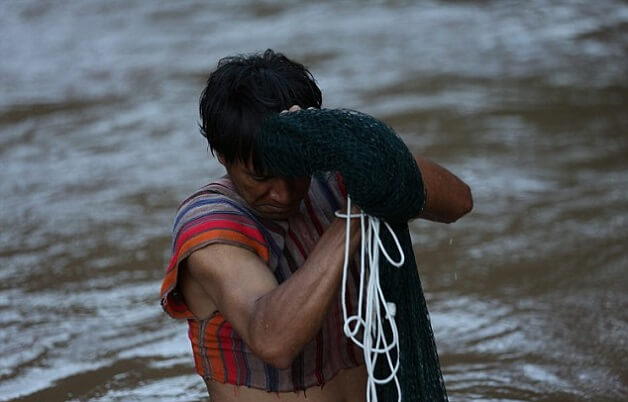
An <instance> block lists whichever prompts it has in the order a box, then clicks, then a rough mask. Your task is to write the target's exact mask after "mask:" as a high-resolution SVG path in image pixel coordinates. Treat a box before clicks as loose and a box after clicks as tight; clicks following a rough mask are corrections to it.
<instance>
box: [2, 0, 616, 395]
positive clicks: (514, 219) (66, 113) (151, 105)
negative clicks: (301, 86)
mask: <svg viewBox="0 0 628 402" xmlns="http://www.w3.org/2000/svg"><path fill="white" fill-rule="evenodd" d="M417 3H418V2H417ZM268 47H272V48H274V49H276V50H281V51H283V52H285V53H286V54H287V55H288V56H290V57H293V58H295V59H297V60H301V61H303V62H304V63H305V64H307V65H308V66H309V67H310V68H311V70H312V72H313V73H314V75H315V76H316V77H317V79H318V82H319V84H320V86H321V88H322V89H323V92H324V103H325V106H327V107H349V108H354V109H358V110H361V111H364V112H367V113H370V114H373V115H375V116H377V117H379V118H381V119H383V120H385V121H386V122H388V123H389V124H391V125H392V126H393V127H394V128H395V129H396V130H397V131H398V132H399V133H401V134H402V135H403V136H404V138H405V139H406V141H407V142H408V144H409V145H410V147H411V148H412V150H413V151H415V152H418V153H421V154H423V155H426V156H429V157H431V158H432V159H434V160H436V161H438V162H440V163H442V164H444V165H446V166H448V167H449V168H450V169H451V170H453V171H454V172H456V173H457V174H459V176H460V177H462V178H463V179H464V180H465V181H467V182H468V183H469V184H470V185H471V186H472V188H473V192H474V196H475V209H474V211H473V212H472V213H471V214H470V215H468V216H467V217H465V218H464V219H463V220H461V221H460V222H458V223H456V224H454V225H450V226H446V225H439V224H434V223H429V222H424V221H423V222H421V221H417V222H415V223H413V224H412V230H413V234H414V242H415V251H416V253H417V256H418V260H419V266H420V271H421V275H422V278H423V281H424V286H425V288H426V291H427V296H428V299H429V305H430V309H431V311H432V319H433V325H434V329H435V333H436V337H437V342H438V344H439V351H440V354H441V360H442V365H443V372H444V375H445V380H446V383H447V386H448V391H449V394H450V397H451V400H452V401H467V400H487V401H497V400H500V401H520V400H526V401H527V400H547V401H572V400H592V401H606V400H608V401H621V400H628V369H627V367H628V175H627V174H626V168H627V167H628V57H627V56H628V5H627V4H626V2H624V1H619V0H598V1H577V0H574V1H564V0H559V1H551V2H550V1H540V0H539V1H534V0H532V1H507V0H504V1H475V2H474V1H425V2H420V3H418V4H415V2H410V1H401V0H399V1H395V0H388V1H375V2H358V1H321V2H310V3H306V2H285V1H275V0H273V1H269V0H267V1H253V0H235V1H229V2H214V1H207V2H205V1H195V2H192V1H177V2H156V1H147V0H146V1H122V0H116V1H78V0H76V1H36V0H1V1H0V93H1V96H0V158H1V159H0V163H1V166H0V194H1V199H0V200H1V209H0V226H1V231H0V345H1V346H0V399H2V400H24V401H61V400H73V401H79V400H80V401H132V400H136V401H152V400H163V401H189V400H197V399H201V398H204V397H205V391H204V386H203V385H202V382H201V381H200V378H198V377H197V376H196V375H195V374H194V370H193V363H192V359H191V354H190V347H189V344H188V341H187V338H186V325H185V324H184V323H178V322H175V321H173V320H170V319H168V318H167V317H166V316H165V315H164V314H163V313H162V312H161V310H160V307H159V303H158V291H159V285H160V280H161V276H162V273H163V271H164V268H165V265H166V261H167V259H168V257H169V241H170V234H169V232H170V227H171V222H172V218H173V214H174V210H175V208H176V206H177V204H178V202H179V201H180V200H181V199H182V198H183V197H185V196H186V195H187V194H188V193H190V192H191V191H193V190H195V189H196V188H198V187H199V186H201V185H203V184H204V183H206V182H208V181H209V180H210V179H211V178H213V177H216V176H217V175H219V174H220V173H221V169H220V168H219V167H218V165H217V163H216V162H215V161H214V160H212V159H211V157H210V156H209V155H208V152H207V149H206V145H205V143H204V140H203V139H202V138H201V137H200V135H199V134H198V129H197V124H198V117H197V100H198V96H199V93H200V90H201V88H202V85H203V82H204V80H205V79H206V76H207V74H208V72H209V71H210V70H211V69H213V68H214V66H215V64H216V62H217V60H218V59H219V58H220V57H222V56H225V55H229V54H234V53H239V52H250V51H256V50H263V49H265V48H268Z"/></svg>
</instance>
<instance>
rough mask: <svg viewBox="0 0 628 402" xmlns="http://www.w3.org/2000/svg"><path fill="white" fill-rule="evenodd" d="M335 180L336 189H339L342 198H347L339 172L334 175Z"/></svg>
mask: <svg viewBox="0 0 628 402" xmlns="http://www.w3.org/2000/svg"><path fill="white" fill-rule="evenodd" d="M336 179H337V180H338V187H339V188H340V192H341V193H342V196H343V197H345V198H347V189H346V188H345V182H344V181H343V180H342V175H341V174H340V172H338V173H336Z"/></svg>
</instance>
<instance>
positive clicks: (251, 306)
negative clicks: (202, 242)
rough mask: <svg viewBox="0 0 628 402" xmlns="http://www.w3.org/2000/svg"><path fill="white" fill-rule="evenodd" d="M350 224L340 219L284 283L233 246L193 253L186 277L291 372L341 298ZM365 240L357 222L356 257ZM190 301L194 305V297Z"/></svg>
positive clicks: (250, 341) (270, 359) (259, 349)
mask: <svg viewBox="0 0 628 402" xmlns="http://www.w3.org/2000/svg"><path fill="white" fill-rule="evenodd" d="M345 225H346V222H345V221H344V220H340V219H335V220H334V221H333V222H332V224H331V225H330V226H329V227H328V229H327V230H326V231H325V233H323V235H322V236H321V238H320V239H319V241H318V243H317V244H316V246H315V248H314V250H313V251H312V253H311V254H310V255H309V257H308V258H307V260H306V261H305V263H304V264H303V266H301V267H300V268H299V269H298V270H297V271H296V272H295V273H294V274H292V275H291V276H290V277H289V278H288V279H287V280H286V281H284V282H283V283H281V284H278V283H277V281H276V280H275V277H274V275H273V274H272V272H271V271H270V269H269V268H268V266H267V265H266V264H265V263H264V262H263V261H262V260H261V259H260V258H259V257H258V256H257V255H255V254H254V253H252V252H251V251H248V250H246V249H243V248H240V247H236V246H232V245H227V244H214V245H210V246H207V247H205V248H202V249H200V250H197V251H195V252H194V253H192V254H191V255H190V256H189V257H188V259H187V264H186V269H187V272H186V276H188V279H189V280H191V281H195V282H196V283H197V284H199V285H200V287H201V288H202V290H203V292H204V294H205V295H206V297H207V298H208V300H209V301H211V302H213V304H214V305H215V306H216V309H217V310H218V311H220V312H221V313H222V315H223V316H224V317H225V319H226V320H227V321H229V323H230V324H231V325H232V326H233V328H234V329H235V330H236V332H237V333H238V334H239V335H240V336H241V337H242V339H243V340H244V341H245V342H246V344H247V345H248V346H249V347H250V348H251V350H252V351H253V353H255V354H256V355H257V356H258V357H260V358H261V359H262V360H264V361H266V362H267V363H269V364H271V365H273V366H275V367H278V368H287V367H289V366H290V364H291V363H292V360H293V359H294V358H295V357H296V356H297V355H298V354H299V353H300V352H301V350H302V349H303V347H304V346H305V345H306V344H307V343H308V342H309V341H310V340H311V339H312V338H313V337H314V336H315V334H316V333H317V332H318V330H319V328H320V326H321V325H322V323H323V320H324V318H325V315H326V314H327V311H328V309H329V307H330V305H331V303H332V301H333V300H335V298H336V295H337V292H338V288H339V284H340V282H341V278H342V267H343V263H344V247H345V246H344V244H345V233H346V231H345ZM359 237H360V235H359V221H357V220H354V222H352V231H351V254H353V252H354V251H355V249H356V248H357V246H358V244H359ZM184 289H185V287H184ZM184 292H185V290H184ZM185 296H186V300H188V296H190V295H187V294H186V295H185ZM194 302H196V300H195V301H194Z"/></svg>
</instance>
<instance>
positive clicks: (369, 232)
mask: <svg viewBox="0 0 628 402" xmlns="http://www.w3.org/2000/svg"><path fill="white" fill-rule="evenodd" d="M336 216H337V217H339V218H345V219H346V220H347V229H346V238H345V255H344V265H343V271H342V315H343V318H344V328H343V329H344V333H345V335H346V336H347V337H348V338H349V339H351V340H352V341H353V342H354V343H355V344H356V345H358V346H359V347H360V348H362V350H363V352H364V363H365V366H366V372H367V375H368V378H367V383H366V400H367V402H377V388H376V385H378V384H387V383H389V382H391V381H394V382H395V386H396V388H397V401H398V402H401V385H400V384H399V379H398V378H397V371H398V370H399V333H398V331H397V324H396V323H395V312H396V305H395V304H394V303H392V302H387V301H386V297H385V296H384V292H383V291H382V288H381V286H380V281H379V267H380V265H379V255H380V251H381V252H382V254H384V257H385V258H386V260H387V261H388V262H389V263H390V264H391V265H392V266H394V267H396V268H400V267H401V266H403V264H404V262H405V255H404V253H403V249H402V248H401V244H400V243H399V240H398V239H397V236H395V232H394V231H393V230H392V228H391V227H390V225H389V224H388V223H386V222H384V225H385V226H386V228H387V229H388V231H389V232H390V234H391V235H392V236H393V239H394V241H395V243H396V246H397V249H398V251H399V261H395V260H394V259H393V258H392V257H391V256H390V255H389V254H388V252H387V251H386V248H385V247H384V245H383V244H382V241H381V239H380V236H379V231H380V223H381V222H380V220H379V219H377V218H376V217H374V216H370V215H367V214H365V213H364V212H362V211H360V213H357V214H352V213H351V197H347V213H346V214H342V213H340V212H338V211H336ZM352 218H360V230H361V236H362V237H361V239H362V240H361V245H360V288H359V291H358V292H359V293H358V311H357V312H356V314H354V315H351V316H349V315H348V314H347V305H346V302H347V296H346V289H347V277H348V275H347V272H348V270H349V261H350V259H351V256H350V255H349V237H350V232H351V219H352ZM367 271H368V280H366V284H365V277H366V275H367ZM365 292H366V294H365ZM363 306H364V307H363ZM382 310H383V312H382ZM382 313H383V314H382ZM386 323H387V324H388V328H390V331H391V333H392V340H388V339H387V338H386V333H385V330H384V325H385V324H386ZM360 334H361V335H362V336H361V339H360ZM381 355H384V356H385V357H386V361H387V363H388V368H389V369H390V374H389V375H388V376H386V377H384V378H377V377H376V374H375V364H376V363H377V359H378V358H379V357H380V356H381Z"/></svg>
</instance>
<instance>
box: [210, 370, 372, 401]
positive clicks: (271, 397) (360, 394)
mask: <svg viewBox="0 0 628 402" xmlns="http://www.w3.org/2000/svg"><path fill="white" fill-rule="evenodd" d="M207 390H208V391H209V395H210V400H211V402H232V401H233V402H235V401H238V402H242V401H244V402H277V400H280V401H286V402H292V401H302V402H364V401H365V400H366V370H365V369H364V366H359V367H355V368H351V369H346V370H342V371H340V372H339V373H338V374H336V375H335V376H334V378H332V379H331V380H330V381H329V382H327V383H326V384H325V385H324V386H323V387H318V386H315V387H311V388H308V389H306V390H305V391H299V392H267V391H264V390H260V389H255V388H247V387H243V386H236V385H232V384H221V383H216V382H213V381H208V382H207Z"/></svg>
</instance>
